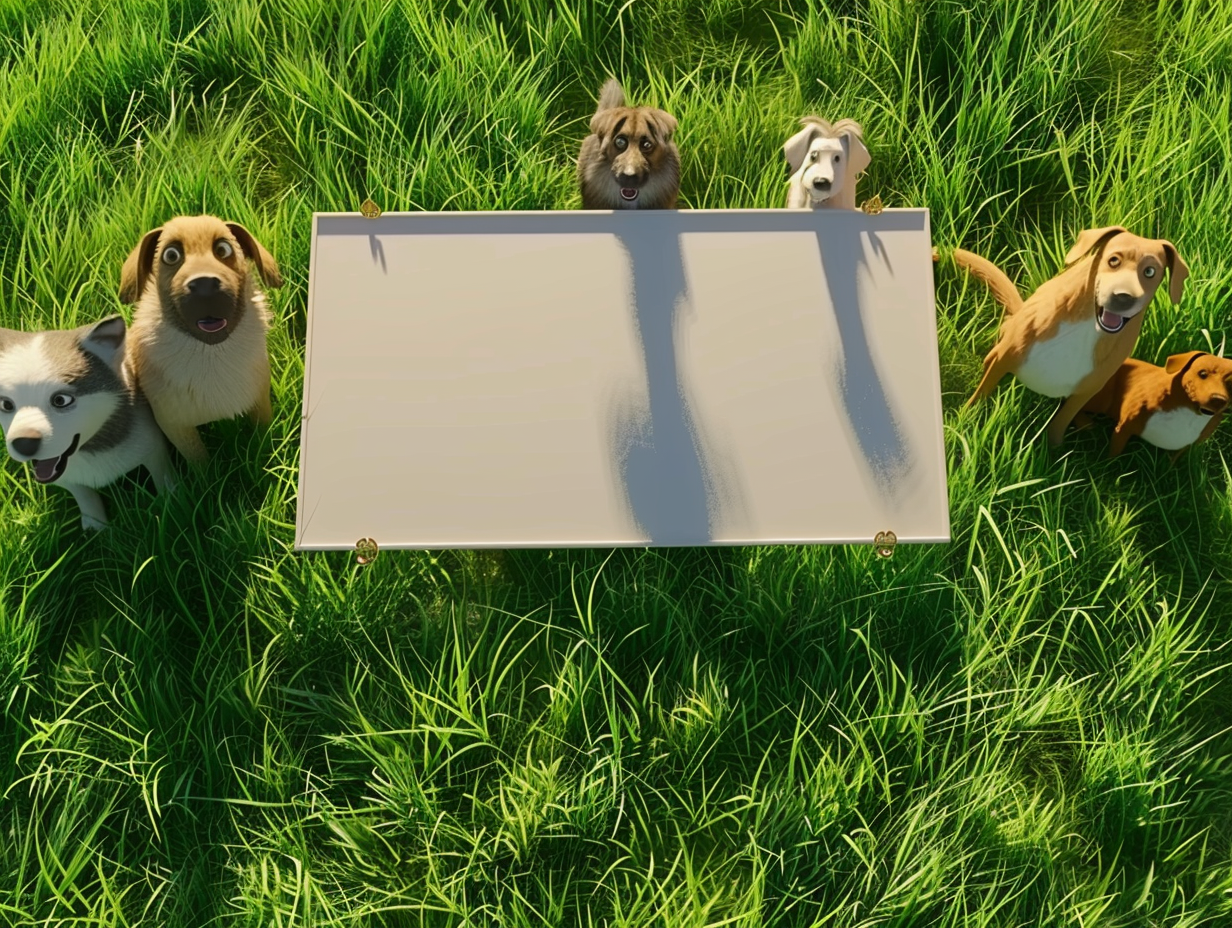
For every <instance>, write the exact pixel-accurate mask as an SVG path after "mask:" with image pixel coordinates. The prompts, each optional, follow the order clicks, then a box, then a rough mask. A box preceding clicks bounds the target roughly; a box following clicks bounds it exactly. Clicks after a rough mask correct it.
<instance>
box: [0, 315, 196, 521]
mask: <svg viewBox="0 0 1232 928" xmlns="http://www.w3.org/2000/svg"><path fill="white" fill-rule="evenodd" d="M127 334H128V330H127V327H126V326H125V324H124V319H123V317H121V316H109V317H108V318H106V319H104V320H102V321H101V322H97V323H95V324H93V325H87V326H82V327H81V328H77V329H71V330H68V331H43V332H15V331H12V330H10V329H0V425H3V426H4V437H5V445H6V447H7V448H8V451H9V455H10V456H11V457H12V458H13V459H14V460H16V461H21V462H23V463H28V464H31V465H33V466H32V472H33V476H34V479H35V480H36V481H37V482H39V483H43V484H56V485H57V486H61V487H64V489H66V490H68V492H70V493H71V494H73V498H74V499H75V500H76V501H77V506H78V509H80V511H81V525H82V528H84V529H87V530H94V529H101V528H105V527H106V525H107V508H106V506H105V505H104V503H103V499H102V497H101V496H99V495H98V493H97V492H95V491H96V490H97V489H98V488H99V487H105V486H107V485H108V484H111V483H113V482H114V481H116V480H118V479H119V478H120V477H122V476H123V475H124V474H126V473H128V472H129V471H131V470H133V469H135V468H136V467H138V466H139V465H144V466H145V468H146V469H147V470H148V471H149V472H150V474H151V476H153V478H154V483H155V487H156V489H158V490H171V489H172V488H173V487H174V485H175V484H174V479H173V477H172V471H171V465H170V462H169V460H168V458H167V445H166V441H165V440H164V438H163V435H162V432H160V431H159V429H158V426H157V425H156V424H155V422H154V416H153V415H152V413H151V411H150V407H149V404H148V403H146V401H145V398H144V397H143V396H142V395H141V392H140V390H139V389H138V388H137V384H136V379H135V378H134V377H133V374H132V370H131V368H130V367H129V365H128V364H127V363H126V351H125V342H126V340H127V338H126V336H127Z"/></svg>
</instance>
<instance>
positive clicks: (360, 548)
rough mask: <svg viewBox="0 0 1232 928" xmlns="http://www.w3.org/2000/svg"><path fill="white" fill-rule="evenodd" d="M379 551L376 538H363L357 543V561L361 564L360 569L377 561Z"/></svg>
mask: <svg viewBox="0 0 1232 928" xmlns="http://www.w3.org/2000/svg"><path fill="white" fill-rule="evenodd" d="M379 551H380V549H379V548H378V547H377V544H376V539H375V538H361V539H359V541H357V542H355V560H356V561H358V562H359V566H360V567H363V566H365V565H367V564H371V563H372V562H373V561H375V560H376V556H377V554H378V553H379Z"/></svg>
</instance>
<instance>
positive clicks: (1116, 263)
mask: <svg viewBox="0 0 1232 928" xmlns="http://www.w3.org/2000/svg"><path fill="white" fill-rule="evenodd" d="M1108 266H1109V267H1120V266H1121V259H1120V258H1118V257H1117V256H1116V255H1113V256H1112V257H1111V258H1109V259H1108Z"/></svg>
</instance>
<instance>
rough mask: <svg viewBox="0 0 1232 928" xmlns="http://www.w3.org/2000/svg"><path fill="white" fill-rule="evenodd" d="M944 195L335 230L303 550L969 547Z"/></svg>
mask: <svg viewBox="0 0 1232 928" xmlns="http://www.w3.org/2000/svg"><path fill="white" fill-rule="evenodd" d="M933 293H934V291H933V264H932V248H931V241H930V235H929V224H928V212H927V211H926V210H886V211H885V212H883V213H881V214H879V215H876V216H868V215H865V214H863V213H859V212H847V211H839V210H816V211H813V210H681V211H676V210H670V211H647V212H636V211H630V212H614V213H613V212H605V211H604V212H597V211H576V212H564V211H561V212H520V213H495V212H488V213H394V214H386V215H383V216H381V217H379V218H377V219H365V218H363V217H361V216H358V215H355V214H337V213H333V214H331V213H318V214H316V215H314V217H313V235H312V258H311V268H310V280H309V295H308V344H307V358H306V370H305V376H304V408H303V424H302V433H301V437H300V474H299V497H298V511H297V515H296V535H295V542H296V548H298V549H300V550H326V549H341V548H353V547H354V546H355V544H356V542H357V541H358V540H359V539H361V538H372V539H374V540H375V541H377V543H378V544H379V545H380V546H381V547H383V548H490V547H502V548H528V547H544V546H553V547H555V546H561V547H564V546H611V545H706V544H773V543H809V544H811V543H862V544H872V542H873V539H874V537H875V536H876V535H877V533H878V532H880V531H884V530H889V531H893V532H894V533H895V534H896V535H897V536H898V540H899V541H900V542H941V541H949V539H950V524H949V508H948V500H947V491H946V479H945V477H946V475H945V448H944V445H943V440H942V425H941V389H940V376H939V366H938V358H937V329H936V307H935V303H934V296H933Z"/></svg>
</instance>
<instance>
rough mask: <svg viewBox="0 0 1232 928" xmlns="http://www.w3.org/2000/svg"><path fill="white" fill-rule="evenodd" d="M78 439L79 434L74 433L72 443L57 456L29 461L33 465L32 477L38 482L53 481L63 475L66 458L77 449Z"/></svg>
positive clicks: (79, 439)
mask: <svg viewBox="0 0 1232 928" xmlns="http://www.w3.org/2000/svg"><path fill="white" fill-rule="evenodd" d="M79 441H81V435H80V434H77V435H74V436H73V443H72V444H71V445H69V446H68V450H67V451H65V452H64V453H63V454H62V455H60V456H59V457H58V458H43V459H42V460H41V461H31V462H30V463H32V464H33V465H34V479H35V480H37V481H38V482H39V483H55V482H56V481H57V480H59V479H60V478H61V477H63V476H64V471H65V469H66V468H67V467H68V459H69V458H70V457H72V456H73V452H74V451H76V450H77V443H78V442H79Z"/></svg>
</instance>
